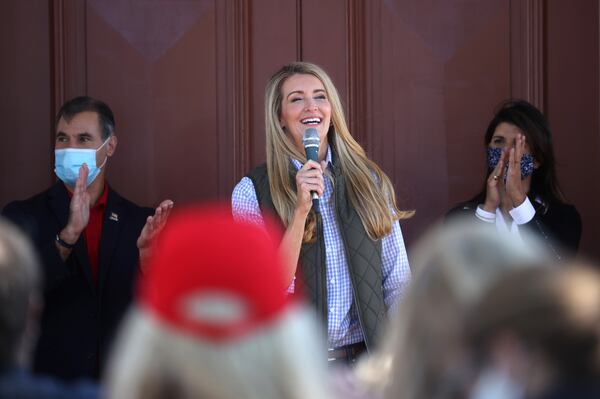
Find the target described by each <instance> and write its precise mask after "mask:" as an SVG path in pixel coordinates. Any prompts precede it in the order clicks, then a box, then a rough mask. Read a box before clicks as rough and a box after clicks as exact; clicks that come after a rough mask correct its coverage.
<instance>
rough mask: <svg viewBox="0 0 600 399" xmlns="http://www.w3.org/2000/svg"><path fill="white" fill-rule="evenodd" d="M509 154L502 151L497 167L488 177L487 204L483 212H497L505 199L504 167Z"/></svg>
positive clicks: (484, 205)
mask: <svg viewBox="0 0 600 399" xmlns="http://www.w3.org/2000/svg"><path fill="white" fill-rule="evenodd" d="M507 154H508V152H507V151H506V150H502V155H501V156H500V159H499V160H498V163H497V164H496V167H495V168H494V170H492V173H490V175H489V176H488V179H487V189H486V194H485V203H484V204H483V210H484V211H486V212H490V213H494V212H496V209H497V208H498V207H499V206H500V203H501V201H502V199H503V197H504V173H505V171H506V169H505V168H504V165H505V163H506V158H507Z"/></svg>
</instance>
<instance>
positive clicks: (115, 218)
mask: <svg viewBox="0 0 600 399" xmlns="http://www.w3.org/2000/svg"><path fill="white" fill-rule="evenodd" d="M109 219H110V220H114V221H115V222H118V221H119V215H117V214H116V213H114V212H111V213H110V217H109Z"/></svg>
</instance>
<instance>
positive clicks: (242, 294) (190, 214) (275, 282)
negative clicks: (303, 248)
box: [139, 206, 289, 341]
mask: <svg viewBox="0 0 600 399" xmlns="http://www.w3.org/2000/svg"><path fill="white" fill-rule="evenodd" d="M279 239H280V235H279V234H278V232H276V231H273V229H272V228H265V227H262V226H258V225H255V224H250V223H244V222H235V221H234V220H233V218H232V216H231V210H229V209H227V208H224V207H215V206H203V207H194V208H189V209H186V210H183V211H180V212H178V213H174V214H173V215H172V216H171V217H170V219H169V221H168V223H167V225H166V226H165V229H164V230H163V232H162V233H161V235H160V236H159V237H158V239H157V242H156V245H155V247H154V249H153V254H152V258H151V260H150V262H149V265H148V269H147V270H148V272H147V274H146V276H145V277H144V278H143V280H142V281H141V287H140V288H141V290H140V296H139V302H140V305H141V307H142V308H143V309H146V310H148V311H150V312H151V313H153V314H155V315H156V316H158V318H159V319H161V320H163V321H165V322H166V323H168V324H170V325H171V326H172V327H174V328H176V329H178V330H181V331H182V332H186V333H189V334H192V335H195V336H200V337H202V338H207V339H212V340H216V341H221V340H227V339H232V338H235V337H239V336H241V335H244V334H246V333H249V332H251V331H252V330H254V329H255V328H256V327H257V326H260V325H263V324H265V323H268V322H269V321H270V320H271V319H273V318H274V317H276V316H277V315H278V314H280V313H281V312H282V310H283V309H284V308H285V307H286V305H287V304H288V303H289V299H288V297H287V295H286V292H285V291H286V290H285V288H286V282H285V281H284V274H283V265H282V264H281V262H280V260H279V255H278V252H277V247H276V246H277V245H278V242H279Z"/></svg>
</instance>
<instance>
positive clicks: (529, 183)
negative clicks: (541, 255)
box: [448, 100, 581, 260]
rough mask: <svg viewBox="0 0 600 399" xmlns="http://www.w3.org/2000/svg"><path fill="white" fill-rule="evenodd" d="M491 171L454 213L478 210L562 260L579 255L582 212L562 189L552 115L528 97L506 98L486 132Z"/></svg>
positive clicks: (480, 215) (491, 221)
mask: <svg viewBox="0 0 600 399" xmlns="http://www.w3.org/2000/svg"><path fill="white" fill-rule="evenodd" d="M484 143H485V148H486V152H487V174H486V178H485V181H484V184H483V187H482V189H481V191H480V192H479V193H478V194H477V195H476V196H475V197H473V198H472V199H470V200H469V201H467V202H464V203H462V204H460V205H458V206H456V207H455V208H454V209H452V210H451V211H450V212H449V213H448V216H454V215H473V216H474V219H475V218H477V219H475V220H478V221H480V223H487V224H490V225H495V227H496V229H498V230H499V231H509V232H510V233H511V234H514V235H516V236H519V235H520V232H522V231H528V232H530V233H531V234H532V235H535V236H537V237H538V238H539V239H540V240H541V241H543V242H544V245H545V247H546V250H547V251H548V252H549V253H551V254H552V256H553V257H554V258H556V259H557V260H561V259H567V258H570V257H572V256H574V255H575V254H576V252H577V249H578V248H579V240H580V238H581V217H580V216H579V212H577V209H576V208H575V207H574V206H573V205H571V204H568V203H567V202H566V200H565V196H564V195H563V192H562V191H561V189H560V185H559V183H558V176H557V173H556V161H555V157H554V148H553V145H552V134H551V132H550V125H549V124H548V121H547V119H546V117H545V116H544V115H543V114H542V113H541V112H540V111H539V110H538V109H537V108H536V107H534V106H533V105H531V104H530V103H528V102H527V101H523V100H513V101H506V102H504V103H503V104H502V105H501V106H500V107H499V108H498V110H497V111H496V113H495V115H494V117H493V118H492V120H491V121H490V123H489V125H488V127H487V130H486V132H485V137H484Z"/></svg>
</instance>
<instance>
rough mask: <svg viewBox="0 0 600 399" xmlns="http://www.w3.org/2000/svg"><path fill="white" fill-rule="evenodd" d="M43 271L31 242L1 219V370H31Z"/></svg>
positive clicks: (39, 309)
mask: <svg viewBox="0 0 600 399" xmlns="http://www.w3.org/2000/svg"><path fill="white" fill-rule="evenodd" d="M40 284H41V277H40V270H39V263H38V259H37V256H36V254H35V250H34V249H33V246H32V245H31V243H30V242H29V240H28V239H27V238H26V237H25V235H23V234H22V233H21V231H19V230H18V229H17V228H16V227H15V226H13V225H12V224H10V223H8V222H6V221H4V220H3V219H0V326H1V328H0V367H1V368H6V367H14V366H20V367H27V366H28V363H29V361H30V356H31V350H32V347H33V345H34V343H35V340H36V339H37V324H36V323H34V322H33V320H37V316H38V315H37V314H36V313H39V312H40V311H41V306H42V305H41V297H40V289H41V288H40Z"/></svg>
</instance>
